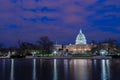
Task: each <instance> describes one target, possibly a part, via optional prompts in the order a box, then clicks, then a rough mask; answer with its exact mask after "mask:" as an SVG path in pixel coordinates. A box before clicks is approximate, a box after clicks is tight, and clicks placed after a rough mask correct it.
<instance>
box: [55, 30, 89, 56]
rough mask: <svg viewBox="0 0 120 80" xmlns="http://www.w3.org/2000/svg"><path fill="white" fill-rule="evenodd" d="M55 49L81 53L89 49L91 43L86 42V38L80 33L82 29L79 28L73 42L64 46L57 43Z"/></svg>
mask: <svg viewBox="0 0 120 80" xmlns="http://www.w3.org/2000/svg"><path fill="white" fill-rule="evenodd" d="M55 49H56V50H60V49H62V50H64V51H66V50H67V51H68V52H69V53H72V54H81V53H83V54H84V53H87V52H88V51H91V45H88V44H87V40H86V37H85V35H84V34H83V33H82V30H80V32H79V34H78V35H77V37H76V40H75V44H70V45H65V46H64V47H62V46H60V45H57V46H55Z"/></svg>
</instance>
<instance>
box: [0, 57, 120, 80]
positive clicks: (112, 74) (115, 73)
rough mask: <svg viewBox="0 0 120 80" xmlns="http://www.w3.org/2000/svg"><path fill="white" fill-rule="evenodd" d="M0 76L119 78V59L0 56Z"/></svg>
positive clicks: (15, 79)
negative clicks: (2, 57)
mask: <svg viewBox="0 0 120 80" xmlns="http://www.w3.org/2000/svg"><path fill="white" fill-rule="evenodd" d="M0 80H120V59H110V60H109V59H101V60H100V59H0Z"/></svg>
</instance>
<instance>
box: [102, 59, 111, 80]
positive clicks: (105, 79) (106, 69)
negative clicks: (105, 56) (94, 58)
mask: <svg viewBox="0 0 120 80" xmlns="http://www.w3.org/2000/svg"><path fill="white" fill-rule="evenodd" d="M101 68H102V71H101V80H110V62H109V60H101Z"/></svg>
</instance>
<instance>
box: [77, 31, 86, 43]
mask: <svg viewBox="0 0 120 80" xmlns="http://www.w3.org/2000/svg"><path fill="white" fill-rule="evenodd" d="M75 44H82V45H85V44H87V40H86V38H85V35H84V34H83V33H82V30H81V29H80V32H79V34H78V35H77V37H76V43H75Z"/></svg>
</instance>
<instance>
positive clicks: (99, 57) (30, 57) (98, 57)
mask: <svg viewBox="0 0 120 80" xmlns="http://www.w3.org/2000/svg"><path fill="white" fill-rule="evenodd" d="M0 59H112V57H110V56H93V57H58V56H55V57H33V56H26V57H25V58H9V57H0Z"/></svg>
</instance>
